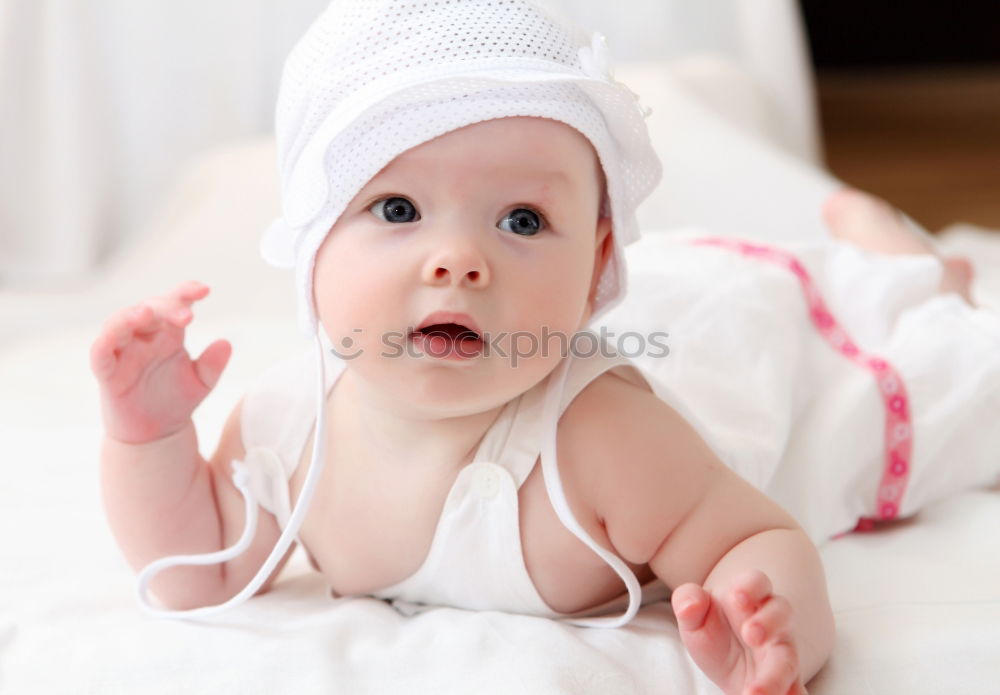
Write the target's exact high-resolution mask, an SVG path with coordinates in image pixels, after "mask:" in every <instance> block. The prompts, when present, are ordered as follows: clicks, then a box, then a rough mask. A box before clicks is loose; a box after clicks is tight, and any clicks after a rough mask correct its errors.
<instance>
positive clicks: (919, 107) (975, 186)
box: [817, 65, 1000, 231]
mask: <svg viewBox="0 0 1000 695" xmlns="http://www.w3.org/2000/svg"><path fill="white" fill-rule="evenodd" d="M817 96H818V101H819V109H820V119H821V126H822V130H823V134H824V146H825V148H826V152H825V155H826V164H827V167H828V168H829V169H830V170H831V171H833V172H834V174H836V175H837V176H838V177H839V178H841V179H843V180H844V181H847V182H848V183H851V184H853V185H855V186H857V187H859V188H862V189H864V190H867V191H871V192H873V193H876V194H878V195H880V196H881V197H883V198H885V199H887V200H888V201H889V202H891V203H893V204H894V205H895V206H896V207H898V208H900V209H902V210H904V211H906V212H907V213H908V214H909V215H910V216H911V217H913V218H914V219H915V220H917V221H918V222H920V223H921V224H923V225H924V226H925V227H926V228H928V229H929V230H932V231H937V230H939V229H941V228H942V227H944V226H947V225H948V224H950V223H952V222H970V223H972V224H976V225H980V226H985V227H991V228H995V229H1000V66H997V65H994V66H971V67H969V66H962V67H950V68H906V69H893V70H888V69H880V70H871V69H866V70H850V71H846V70H839V71H834V70H829V69H826V70H819V71H817Z"/></svg>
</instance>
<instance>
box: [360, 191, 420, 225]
mask: <svg viewBox="0 0 1000 695" xmlns="http://www.w3.org/2000/svg"><path fill="white" fill-rule="evenodd" d="M368 210H369V211H371V213H372V214H373V215H375V217H377V218H379V219H380V220H382V221H383V222H399V223H403V222H415V221H416V220H419V219H420V215H419V214H417V209H416V208H415V207H414V206H413V203H411V202H410V201H408V200H407V199H406V198H400V197H398V196H394V197H392V198H383V199H382V200H376V201H375V202H374V203H372V206H371V207H370V208H368Z"/></svg>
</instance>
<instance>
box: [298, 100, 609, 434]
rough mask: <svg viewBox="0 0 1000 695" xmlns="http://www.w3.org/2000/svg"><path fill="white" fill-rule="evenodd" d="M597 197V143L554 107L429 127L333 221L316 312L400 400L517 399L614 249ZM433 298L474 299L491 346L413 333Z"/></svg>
mask: <svg viewBox="0 0 1000 695" xmlns="http://www.w3.org/2000/svg"><path fill="white" fill-rule="evenodd" d="M602 197H603V177H602V175H601V170H600V166H599V163H598V159H597V156H596V154H595V152H594V150H593V148H592V147H591V145H590V142H589V141H588V140H587V139H586V138H585V137H584V136H583V135H581V134H580V133H579V132H577V131H576V130H575V129H573V128H571V127H570V126H568V125H565V124H563V123H559V122H557V121H553V120H548V119H542V118H529V117H519V118H504V119H497V120H491V121H484V122H482V123H476V124H473V125H470V126H466V127H464V128H461V129H459V130H456V131H452V132H450V133H447V134H445V135H443V136H441V137H438V138H436V139H434V140H431V141H429V142H426V143H424V144H422V145H420V146H418V147H415V148H413V149H411V150H408V151H406V152H404V153H403V154H401V155H400V156H398V157H397V158H396V159H395V160H393V161H392V162H391V163H390V164H389V165H388V166H386V167H385V168H384V169H383V170H382V171H381V172H380V173H379V174H378V175H377V176H375V177H374V178H373V179H372V180H371V181H369V182H368V184H367V185H366V186H365V187H364V188H363V189H362V190H361V191H360V192H359V193H358V194H357V196H355V198H354V200H352V201H351V203H350V204H349V205H348V206H347V209H346V210H345V211H344V213H343V214H342V215H341V217H340V219H339V220H338V221H337V223H336V224H335V225H334V226H333V228H332V229H331V230H330V234H329V235H328V236H327V238H326V240H325V241H324V243H323V245H322V247H321V248H320V250H319V253H318V254H317V257H316V264H315V270H314V273H315V274H314V291H315V299H316V306H317V313H318V316H319V319H320V321H321V322H322V324H323V327H324V329H325V330H326V332H327V336H328V337H329V338H330V341H331V343H332V345H333V346H334V348H335V349H336V350H337V351H338V352H339V353H340V354H341V355H342V356H345V358H348V364H349V366H350V368H351V369H354V370H356V372H357V374H358V375H360V376H361V377H362V378H363V379H364V380H365V381H366V382H367V383H368V384H369V385H371V386H372V387H374V388H376V389H377V390H378V391H379V392H380V393H382V394H384V395H385V396H386V397H388V398H390V399H391V401H392V402H393V403H395V404H397V405H399V406H400V407H404V408H412V409H414V411H419V412H424V413H434V414H436V415H438V416H447V415H452V416H454V415H460V414H466V413H470V412H479V411H481V410H485V409H487V408H490V407H495V406H497V405H499V404H501V403H504V402H506V401H509V400H510V399H512V398H514V397H516V396H517V395H519V394H520V393H523V392H524V391H526V390H528V389H529V388H530V387H531V386H533V385H535V384H536V383H538V382H539V381H540V380H541V379H542V378H544V377H545V376H546V375H547V374H548V373H549V372H550V371H551V370H552V369H553V368H554V367H555V366H556V365H557V363H558V361H559V359H560V357H561V355H562V349H563V348H562V346H563V345H564V344H565V343H566V341H568V340H569V339H570V338H571V337H572V336H573V334H574V333H575V332H576V331H577V330H579V329H580V328H581V327H583V326H584V325H585V324H586V322H587V319H588V318H589V313H590V304H591V299H592V295H593V290H594V287H595V286H596V282H597V278H598V276H599V273H600V270H601V269H602V267H603V262H604V258H605V255H606V254H607V255H608V256H609V255H610V248H611V247H610V238H608V233H609V232H610V220H609V219H607V218H601V217H600V216H599V210H600V203H601V200H602ZM605 242H607V243H605ZM436 311H448V312H461V313H465V314H468V315H469V316H470V317H471V320H472V322H474V323H475V325H476V327H477V328H478V331H479V333H480V334H481V336H482V338H483V341H484V342H485V343H487V345H485V346H482V351H481V352H478V353H477V354H476V356H474V357H472V358H470V359H448V358H443V357H434V356H432V354H437V355H441V354H442V353H443V350H438V349H436V347H441V346H442V344H443V342H442V343H435V344H433V345H431V344H430V343H427V342H422V338H420V337H416V338H414V337H411V335H410V334H411V332H412V331H414V330H416V329H417V328H418V327H420V325H421V323H422V322H424V320H425V319H426V318H427V317H428V316H429V315H430V314H431V313H433V312H436ZM546 335H548V336H550V337H549V340H548V347H547V349H543V348H544V343H543V338H544V336H546ZM560 336H563V337H562V338H561V339H560ZM532 337H533V338H532ZM473 345H474V344H471V343H466V342H462V343H461V344H460V345H459V344H456V346H455V347H456V349H461V350H463V351H464V352H466V353H469V352H471V351H473V350H472V348H473ZM515 353H516V357H515ZM350 356H353V357H350Z"/></svg>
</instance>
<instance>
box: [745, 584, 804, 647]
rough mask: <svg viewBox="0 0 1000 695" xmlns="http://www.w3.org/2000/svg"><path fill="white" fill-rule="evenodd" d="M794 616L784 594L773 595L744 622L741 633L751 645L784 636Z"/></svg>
mask: <svg viewBox="0 0 1000 695" xmlns="http://www.w3.org/2000/svg"><path fill="white" fill-rule="evenodd" d="M791 617H792V605H791V604H790V603H789V602H788V599H786V598H785V597H784V596H772V597H771V598H769V599H767V601H766V602H765V603H764V605H763V606H761V607H760V609H759V610H758V611H757V612H756V613H754V614H753V615H751V616H750V618H749V619H748V620H747V621H746V622H744V623H743V627H742V628H741V629H740V634H741V636H742V637H743V641H744V642H746V643H747V644H749V645H750V646H751V647H759V646H760V645H762V644H764V642H766V641H768V640H770V639H774V638H775V637H784V636H785V633H787V632H788V629H789V622H790V621H791Z"/></svg>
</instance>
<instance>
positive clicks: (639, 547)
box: [559, 375, 834, 695]
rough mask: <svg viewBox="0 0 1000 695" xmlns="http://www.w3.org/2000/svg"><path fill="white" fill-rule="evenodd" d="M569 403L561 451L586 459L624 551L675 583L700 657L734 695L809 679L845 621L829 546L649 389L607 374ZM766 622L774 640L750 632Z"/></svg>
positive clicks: (597, 505) (789, 689) (592, 488)
mask: <svg viewBox="0 0 1000 695" xmlns="http://www.w3.org/2000/svg"><path fill="white" fill-rule="evenodd" d="M609 376H610V375H609ZM570 410H572V411H574V413H573V414H571V413H570ZM570 410H568V411H567V414H566V415H567V416H568V417H572V418H574V419H575V420H576V423H575V424H574V425H573V426H572V436H566V437H565V438H563V437H562V436H561V437H560V442H559V446H560V449H561V450H562V451H563V454H561V456H560V458H561V459H563V460H566V458H567V454H568V458H569V459H570V460H571V461H572V464H571V465H574V466H575V467H579V468H580V469H581V470H580V472H579V475H580V476H582V477H583V479H584V480H585V484H586V487H587V488H588V490H589V492H588V496H589V498H590V500H589V501H590V504H592V506H593V509H594V511H595V512H596V513H597V515H598V518H599V519H601V521H602V523H603V524H604V526H605V529H606V531H607V534H608V538H609V540H610V541H611V543H612V545H613V546H614V548H615V550H616V551H617V552H618V553H619V554H620V555H621V556H622V557H623V558H624V559H625V560H627V561H629V562H632V563H635V564H647V563H648V564H649V566H650V568H651V569H652V570H653V571H654V572H655V573H656V575H657V576H658V577H659V578H660V579H661V580H663V582H664V583H665V584H666V585H667V586H668V587H670V588H672V589H674V595H673V597H672V603H673V606H674V610H675V612H676V613H677V615H678V624H679V627H680V629H681V636H682V639H683V640H684V643H685V645H686V646H687V648H688V651H689V653H690V654H691V656H692V658H693V659H694V661H695V662H696V663H697V664H698V666H699V667H700V668H701V669H702V670H703V671H705V673H706V674H707V675H708V676H709V677H710V678H711V679H712V680H713V681H714V682H715V683H716V684H718V685H719V686H720V687H722V688H723V690H724V691H725V692H726V693H727V694H734V693H739V694H740V695H743V694H744V693H751V692H753V693H756V692H758V691H756V690H752V689H751V688H753V687H756V686H758V685H764V686H765V687H764V688H762V689H761V690H760V691H759V692H761V693H776V694H777V695H786V694H787V693H798V692H800V690H798V689H797V688H799V687H800V686H799V679H801V682H802V683H804V682H806V681H808V680H809V679H810V678H811V677H812V676H813V675H814V674H815V673H816V672H817V671H818V670H819V669H820V667H821V666H822V665H823V663H825V661H826V659H827V658H828V656H829V653H830V651H831V650H832V647H833V640H834V621H833V614H832V611H831V609H830V606H829V602H828V599H827V592H826V580H825V576H824V573H823V567H822V564H821V562H820V559H819V554H818V552H817V550H816V548H815V547H814V546H813V545H812V543H811V542H810V541H809V539H808V537H807V536H806V535H805V533H804V532H803V531H802V530H801V529H800V528H799V526H798V525H797V524H796V522H795V520H794V519H793V518H792V517H790V516H789V515H788V514H787V513H786V512H785V511H784V510H782V509H781V508H780V507H778V506H777V505H776V504H774V503H773V502H772V501H771V500H770V499H769V498H767V497H766V496H765V495H763V494H761V493H760V492H759V491H757V490H756V488H754V487H753V486H751V485H750V484H749V483H747V482H746V481H744V480H743V479H742V478H740V477H739V476H738V475H736V474H735V473H733V472H732V471H731V470H729V469H728V468H727V467H726V466H725V465H723V464H722V463H721V462H720V461H719V460H718V459H717V457H716V456H715V455H714V453H713V452H712V451H711V449H710V448H709V447H708V446H707V445H706V444H705V443H704V441H703V440H702V439H701V438H700V437H699V436H698V435H697V433H696V432H695V431H694V430H693V429H692V428H691V426H690V425H689V424H688V423H687V422H686V421H685V420H684V419H683V418H682V417H681V416H680V415H679V414H678V413H677V412H676V411H675V410H673V409H672V408H670V407H669V406H668V405H667V404H666V403H664V402H663V401H661V400H660V399H659V398H657V397H656V396H655V395H653V394H651V393H649V392H648V391H646V390H645V389H643V388H640V387H636V386H634V385H632V384H630V383H628V382H626V381H624V380H623V379H618V378H616V377H614V376H611V378H601V379H598V380H595V382H594V383H592V384H591V386H590V387H589V388H587V389H585V391H584V392H583V393H581V394H580V396H579V397H578V398H577V399H576V401H575V402H574V404H573V405H571V408H570ZM611 462H613V465H612V464H611ZM739 591H744V592H746V593H747V594H748V595H749V597H750V599H751V605H750V606H749V607H746V608H744V607H742V606H741V605H740V604H739V602H738V601H737V593H738V592H739ZM757 624H760V625H761V627H763V628H764V630H765V636H764V640H763V643H759V642H757V641H756V640H754V639H753V638H752V637H751V636H750V635H751V631H752V629H753V627H754V626H755V625H757ZM779 682H780V683H779ZM782 683H783V685H782Z"/></svg>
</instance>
